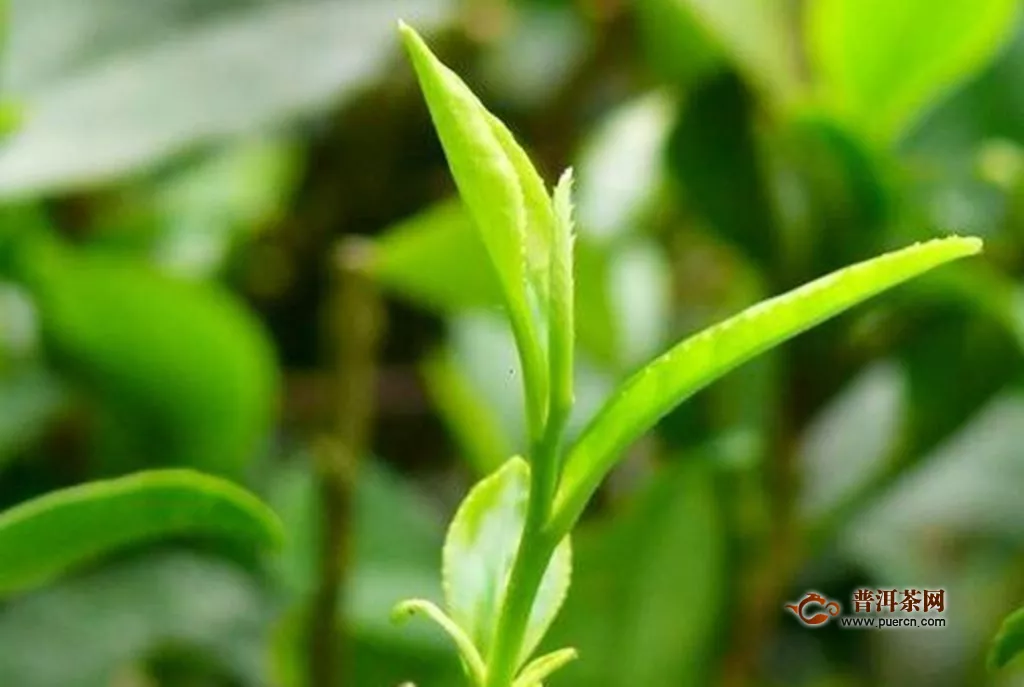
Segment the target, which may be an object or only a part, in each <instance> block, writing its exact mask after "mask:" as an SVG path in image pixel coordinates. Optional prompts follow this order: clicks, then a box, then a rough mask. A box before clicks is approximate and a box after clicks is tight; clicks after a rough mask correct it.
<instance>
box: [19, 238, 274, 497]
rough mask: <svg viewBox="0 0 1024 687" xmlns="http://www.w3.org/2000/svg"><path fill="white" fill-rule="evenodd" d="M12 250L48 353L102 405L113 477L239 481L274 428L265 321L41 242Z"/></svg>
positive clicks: (110, 261)
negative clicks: (145, 473)
mask: <svg viewBox="0 0 1024 687" xmlns="http://www.w3.org/2000/svg"><path fill="white" fill-rule="evenodd" d="M14 252H15V253H18V254H19V255H18V257H17V258H16V259H15V262H16V263H18V264H19V265H20V267H19V266H16V267H15V268H14V272H15V274H14V275H13V277H14V278H15V279H16V280H17V281H18V282H19V283H22V284H23V285H25V287H26V288H27V290H28V291H29V292H30V293H31V295H32V297H33V299H34V304H35V306H36V310H37V313H38V320H39V323H40V329H41V331H42V341H43V344H44V350H45V352H46V354H47V357H48V358H49V359H50V360H51V361H52V363H53V365H54V367H55V368H56V370H57V371H58V372H60V373H61V374H62V375H64V376H65V378H66V379H68V380H69V381H71V382H73V383H75V384H77V385H78V386H80V387H81V388H82V389H83V390H84V391H86V392H87V393H89V394H90V395H91V396H92V397H93V398H94V399H95V400H97V401H99V403H97V404H96V405H97V406H98V408H97V411H98V414H99V415H100V419H101V420H102V421H104V422H105V427H103V429H104V430H105V432H104V433H103V434H101V435H100V439H101V441H105V442H106V444H104V445H102V446H101V447H100V448H101V449H102V450H100V451H98V454H99V456H100V460H102V461H103V462H104V464H105V467H106V468H107V469H108V470H110V471H111V472H125V471H127V470H131V469H136V468H138V467H139V466H140V465H144V466H147V467H153V466H167V465H174V466H185V467H191V468H195V469H198V470H201V471H203V472H212V473H217V474H222V475H225V476H230V477H239V476H241V474H242V472H243V470H244V469H245V467H246V466H247V465H248V463H249V461H251V460H252V458H253V457H254V456H255V455H256V453H257V451H258V450H259V448H260V445H261V442H263V441H264V440H265V439H266V437H267V436H268V435H269V433H270V431H271V427H272V424H273V419H274V414H275V408H274V405H275V403H276V401H277V395H278V394H277V386H278V372H277V369H276V364H275V359H274V352H273V349H272V347H271V344H270V341H269V339H268V337H267V335H266V333H265V332H264V330H263V328H262V325H261V324H260V323H259V322H258V321H257V320H256V319H255V318H254V317H253V316H252V314H251V313H250V312H249V311H248V310H246V309H245V307H244V306H243V305H242V304H240V303H239V302H238V301H237V300H235V298H234V296H233V295H232V294H230V293H228V292H226V291H225V290H223V289H221V288H220V287H219V286H218V285H216V284H212V283H207V282H194V281H188V280H185V279H179V278H174V277H171V276H169V275H166V274H163V273H160V272H158V271H156V270H154V269H153V268H152V267H150V266H147V265H145V264H143V263H141V262H136V261H134V260H131V259H129V258H127V257H125V256H123V255H119V254H113V253H101V252H99V251H96V250H80V249H76V248H72V247H71V246H69V245H67V244H65V243H63V242H59V241H58V240H57V239H55V238H52V237H50V236H45V235H44V236H41V237H38V239H37V237H30V238H27V239H25V241H24V243H23V245H21V246H20V247H19V248H18V249H16V250H15V251H14Z"/></svg>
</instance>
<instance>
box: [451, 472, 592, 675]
mask: <svg viewBox="0 0 1024 687" xmlns="http://www.w3.org/2000/svg"><path fill="white" fill-rule="evenodd" d="M529 490H530V466H529V465H528V464H527V463H526V461H524V460H523V459H522V458H518V457H516V458H512V459H511V460H509V461H508V462H507V463H505V465H504V466H502V467H501V468H500V469H499V470H498V471H497V472H495V473H494V474H492V475H491V476H489V477H487V478H485V479H484V480H482V481H481V482H479V483H478V484H477V485H476V486H475V487H473V490H472V491H470V493H469V495H468V496H467V497H466V498H465V500H464V501H463V502H462V505H461V506H459V510H458V512H457V513H456V514H455V518H454V519H453V520H452V524H451V527H450V528H449V530H448V538H447V539H446V541H445V545H444V589H445V598H446V600H447V606H448V612H449V613H450V614H451V617H452V618H453V619H454V620H455V622H456V623H458V625H459V626H460V627H462V628H463V629H464V630H465V631H466V633H467V634H468V635H469V636H470V638H471V639H472V640H473V643H474V644H475V645H476V647H477V648H478V649H479V650H480V653H481V654H483V655H487V652H488V651H489V650H490V648H491V642H492V641H493V639H494V637H493V634H494V632H495V630H496V628H497V619H498V616H499V614H500V612H501V607H502V604H503V603H504V598H505V592H506V586H507V584H508V577H509V573H510V571H511V569H512V564H513V561H514V560H515V555H516V551H517V549H518V548H519V540H520V538H521V537H522V532H523V526H524V523H525V520H526V505H527V499H528V498H529ZM571 556H572V554H571V549H570V544H569V539H568V537H566V538H565V539H564V540H563V541H562V542H561V543H560V544H559V545H558V548H557V549H556V550H555V554H554V556H553V557H552V559H551V563H550V564H549V566H548V569H547V572H545V573H544V579H543V581H542V582H541V585H540V589H539V591H538V592H537V598H536V599H535V600H534V606H533V611H532V613H531V615H530V620H529V623H528V625H527V629H526V636H525V638H524V640H523V647H522V655H521V656H520V657H519V663H520V665H521V664H522V662H524V661H525V660H526V659H528V658H529V657H530V655H531V654H532V653H533V650H534V649H535V648H536V646H537V644H538V642H540V640H541V639H542V638H543V636H544V633H545V632H546V631H547V629H548V627H549V626H550V625H551V622H552V621H553V620H554V618H555V616H556V615H557V614H558V609H559V608H560V607H561V605H562V601H564V600H565V594H566V592H567V591H568V589H569V576H570V573H571V567H572V564H571Z"/></svg>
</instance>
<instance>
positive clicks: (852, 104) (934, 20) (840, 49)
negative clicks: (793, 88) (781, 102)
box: [806, 0, 1019, 144]
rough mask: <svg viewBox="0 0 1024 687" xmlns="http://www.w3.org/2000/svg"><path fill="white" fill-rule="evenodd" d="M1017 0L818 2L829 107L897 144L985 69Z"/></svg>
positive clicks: (813, 26)
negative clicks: (937, 104) (939, 102)
mask: <svg viewBox="0 0 1024 687" xmlns="http://www.w3.org/2000/svg"><path fill="white" fill-rule="evenodd" d="M1018 9H1019V3H1018V2H1017V1H1016V0H980V1H978V0H947V1H946V2H941V3H934V2H930V1H929V0H904V1H902V2H889V1H888V0H816V1H815V2H812V3H809V4H808V5H807V26H806V32H807V40H808V43H809V46H808V52H809V54H810V61H811V67H812V69H813V70H814V72H815V77H816V80H817V84H816V86H817V90H818V94H819V97H820V98H821V100H822V104H823V105H824V106H825V107H826V108H828V109H829V110H830V111H831V112H832V113H833V114H834V115H835V116H836V117H838V118H839V119H840V120H841V121H843V122H844V123H846V124H849V125H850V126H851V127H852V128H854V129H855V130H856V131H858V132H861V133H863V134H865V135H867V136H868V137H869V138H871V139H873V140H875V141H879V142H881V143H885V144H888V143H892V142H894V141H895V140H896V139H897V138H898V137H899V136H900V135H902V134H903V133H905V132H906V130H907V128H908V127H909V126H910V125H912V124H913V123H914V122H915V120H916V119H917V118H919V117H920V115H921V114H922V113H923V111H924V110H925V109H926V108H928V107H929V106H931V105H934V104H935V102H936V101H937V100H938V99H939V98H941V97H942V96H944V95H947V94H948V93H949V92H950V91H951V90H952V89H953V88H955V87H956V86H958V85H960V84H962V83H963V82H964V81H965V80H967V78H969V77H970V76H971V75H973V74H975V73H976V72H978V71H979V70H980V69H981V68H983V67H984V66H985V65H986V64H988V62H989V61H990V60H991V59H992V58H993V57H994V56H995V55H996V53H997V52H998V51H999V50H1000V48H1001V47H1002V45H1003V44H1004V43H1005V41H1006V39H1008V38H1009V37H1010V35H1011V33H1012V32H1013V29H1014V27H1015V25H1016V22H1015V21H1014V17H1015V16H1016V13H1017V11H1018Z"/></svg>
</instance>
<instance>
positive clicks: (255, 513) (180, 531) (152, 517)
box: [0, 470, 281, 595]
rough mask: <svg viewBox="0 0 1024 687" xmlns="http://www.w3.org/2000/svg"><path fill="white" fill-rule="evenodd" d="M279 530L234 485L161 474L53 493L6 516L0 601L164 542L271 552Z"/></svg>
mask: <svg viewBox="0 0 1024 687" xmlns="http://www.w3.org/2000/svg"><path fill="white" fill-rule="evenodd" d="M280 527H281V526H280V523H279V521H278V520H277V517H276V516H275V515H274V513H273V512H272V511H271V510H270V509H268V508H267V507H266V506H264V505H263V504H262V503H261V502H260V501H259V500H258V499H257V498H256V497H254V496H252V495H251V494H250V493H249V492H247V491H245V490H243V489H241V488H239V487H237V486H235V485H234V484H232V483H230V482H227V481H224V480H221V479H218V478H215V477H210V476H207V475H202V474H199V473H196V472H192V471H188V470H160V471H151V472H144V473H139V474H137V475H132V476H130V477H122V478H119V479H114V480H109V481H103V482H93V483H91V484H85V485H82V486H78V487H71V488H68V489H63V490H60V491H56V492H52V493H50V494H47V495H45V496H42V497H39V498H37V499H34V500H32V501H29V502H27V503H23V504H21V505H18V506H15V507H14V508H11V509H9V510H7V511H5V512H3V513H2V514H0V595H9V594H12V593H15V592H19V591H23V590H25V589H28V588H31V587H35V586H38V585H41V584H44V583H46V582H49V581H50V580H52V579H53V578H55V577H57V576H58V575H60V574H61V573H63V572H65V571H67V570H68V569H70V568H73V567H74V566H76V565H80V564H82V563H86V562H89V561H91V560H93V559H96V558H99V557H101V556H102V555H104V554H106V553H110V552H111V551H115V550H117V549H121V548H123V547H126V546H131V545H135V544H141V543H145V542H151V541H154V540H156V539H159V538H161V537H173V536H187V535H196V536H203V537H216V538H220V539H227V540H237V541H239V542H242V543H245V544H248V545H256V546H269V545H273V544H276V543H277V542H278V540H279V539H280V536H281V533H280Z"/></svg>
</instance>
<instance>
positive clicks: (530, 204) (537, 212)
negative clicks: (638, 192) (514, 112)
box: [402, 25, 554, 435]
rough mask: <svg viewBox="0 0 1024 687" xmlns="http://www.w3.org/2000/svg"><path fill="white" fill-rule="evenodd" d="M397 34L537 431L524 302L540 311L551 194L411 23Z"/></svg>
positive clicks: (538, 398) (533, 333)
mask: <svg viewBox="0 0 1024 687" xmlns="http://www.w3.org/2000/svg"><path fill="white" fill-rule="evenodd" d="M402 35H403V40H404V41H405V46H406V50H407V52H408V53H409V57H410V60H411V61H412V63H413V66H414V67H415V69H416V73H417V76H418V77H419V81H420V86H421V88H422V90H423V94H424V97H425V98H426V100H427V105H428V107H429V109H430V114H431V117H432V119H433V121H434V127H435V128H436V129H437V133H438V136H439V137H440V139H441V144H442V147H443V148H444V150H445V155H446V156H447V158H448V165H449V167H450V168H451V172H452V176H453V177H454V178H455V183H456V185H457V186H458V188H459V194H460V196H461V197H462V200H463V202H464V203H465V204H466V209H467V210H468V211H469V213H470V215H471V216H472V217H473V221H474V223H475V224H476V228H477V231H479V232H480V237H481V238H482V240H483V244H484V246H485V247H486V248H487V252H488V254H489V255H490V258H491V263H492V264H493V265H494V268H495V271H496V272H497V275H498V280H499V281H500V283H501V285H502V290H503V292H504V296H505V303H506V305H507V306H508V311H509V319H510V320H511V324H512V331H513V332H514V334H515V338H516V345H517V347H518V349H519V353H520V359H521V361H522V368H523V384H524V387H523V388H524V389H525V391H526V400H527V403H526V407H527V411H528V419H529V426H530V430H531V434H533V435H536V434H538V433H539V432H540V428H541V426H542V424H543V418H544V412H545V408H546V403H547V386H548V381H547V378H546V368H545V365H544V358H543V348H542V346H541V342H540V340H539V338H538V337H539V335H538V333H537V327H536V324H535V323H534V320H533V313H532V311H531V307H532V304H533V303H534V302H535V301H534V299H539V304H538V305H540V307H541V314H542V316H543V315H545V314H546V291H547V289H546V283H547V269H548V254H549V251H550V243H551V232H552V230H553V225H554V214H553V212H552V209H551V202H550V199H549V198H548V195H547V191H546V189H545V188H544V183H543V181H541V179H540V177H539V176H538V174H537V172H536V170H535V169H534V168H533V165H532V164H531V163H530V160H529V159H528V158H527V156H526V153H525V152H523V150H522V148H520V147H519V145H518V144H517V143H516V141H515V139H514V137H513V136H512V134H511V132H509V131H508V129H507V128H505V126H504V125H503V124H502V123H501V122H500V121H499V120H498V119H497V118H496V117H494V115H492V114H491V113H490V112H488V111H487V109H486V108H484V106H483V105H482V104H481V103H480V101H479V100H478V99H477V98H476V96H475V95H473V93H472V91H470V89H469V87H468V86H466V84H465V83H463V82H462V80H461V79H460V78H459V77H458V76H457V75H456V74H455V73H454V72H452V71H451V70H450V69H448V68H447V67H446V66H444V65H443V64H442V63H441V62H440V61H439V60H438V59H437V58H436V57H435V56H434V55H433V53H431V52H430V49H429V48H428V47H427V45H426V44H425V43H424V42H423V40H422V39H421V38H420V37H419V35H418V34H417V33H416V32H415V31H413V30H412V29H411V28H409V27H408V26H405V25H403V26H402ZM530 286H532V287H533V294H532V297H531V293H530V290H529V287H530Z"/></svg>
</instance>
